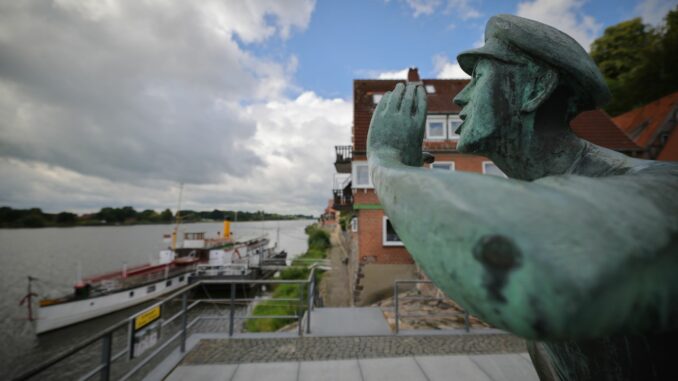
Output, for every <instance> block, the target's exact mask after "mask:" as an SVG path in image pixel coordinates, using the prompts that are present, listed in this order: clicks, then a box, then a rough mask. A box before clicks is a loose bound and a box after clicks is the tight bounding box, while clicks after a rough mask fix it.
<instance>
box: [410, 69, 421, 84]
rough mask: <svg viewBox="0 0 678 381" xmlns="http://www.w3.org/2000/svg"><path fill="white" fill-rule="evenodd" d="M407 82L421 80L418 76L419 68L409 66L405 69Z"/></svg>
mask: <svg viewBox="0 0 678 381" xmlns="http://www.w3.org/2000/svg"><path fill="white" fill-rule="evenodd" d="M407 82H421V79H420V78H419V69H417V68H416V67H411V68H410V69H409V70H407Z"/></svg>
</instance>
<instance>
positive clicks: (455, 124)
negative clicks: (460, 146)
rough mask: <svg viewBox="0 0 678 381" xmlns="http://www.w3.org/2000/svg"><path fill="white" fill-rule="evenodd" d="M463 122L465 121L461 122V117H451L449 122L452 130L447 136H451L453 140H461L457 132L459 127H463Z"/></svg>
mask: <svg viewBox="0 0 678 381" xmlns="http://www.w3.org/2000/svg"><path fill="white" fill-rule="evenodd" d="M462 122H463V121H462V120H461V118H460V117H459V115H450V121H449V126H450V127H449V128H450V130H449V132H448V135H447V136H449V137H450V139H451V140H459V135H458V134H457V133H456V131H457V128H459V126H461V123H462Z"/></svg>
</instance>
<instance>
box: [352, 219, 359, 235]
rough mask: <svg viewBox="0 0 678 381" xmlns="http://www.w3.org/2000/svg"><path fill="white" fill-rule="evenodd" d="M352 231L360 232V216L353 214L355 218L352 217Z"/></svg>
mask: <svg viewBox="0 0 678 381" xmlns="http://www.w3.org/2000/svg"><path fill="white" fill-rule="evenodd" d="M351 231H352V232H353V233H356V232H358V217H357V216H353V218H351Z"/></svg>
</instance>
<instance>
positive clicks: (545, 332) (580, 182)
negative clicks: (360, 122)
mask: <svg viewBox="0 0 678 381" xmlns="http://www.w3.org/2000/svg"><path fill="white" fill-rule="evenodd" d="M458 62H459V64H460V65H461V67H462V69H464V71H466V72H467V73H469V74H471V75H472V80H471V81H470V83H469V84H468V85H467V86H466V88H464V90H463V91H462V92H461V93H459V94H458V95H457V96H456V97H455V99H454V102H455V103H457V104H458V105H460V106H462V107H463V110H462V111H461V113H460V117H461V119H462V120H463V123H462V125H461V126H460V127H459V129H458V130H457V133H458V134H460V139H459V143H458V145H457V149H458V150H459V151H460V152H467V153H477V154H481V155H485V156H487V157H489V158H490V159H492V160H493V161H494V162H495V163H496V164H497V166H498V167H499V168H500V169H501V170H502V171H504V172H505V173H506V174H507V175H508V176H509V177H510V178H509V179H504V178H499V177H495V176H483V175H480V174H473V173H463V172H450V173H446V172H441V171H434V170H428V169H426V168H422V167H421V166H422V160H423V154H422V140H423V136H424V123H425V120H426V107H427V106H426V94H425V90H424V88H423V87H422V86H420V85H416V84H407V86H405V85H403V84H398V85H397V86H396V88H395V90H393V92H391V93H387V94H386V95H384V97H383V98H382V100H381V102H380V103H379V105H378V106H377V109H376V110H375V112H374V115H373V118H372V123H371V125H370V131H369V136H368V149H367V151H368V152H367V153H368V158H369V163H370V170H371V174H372V179H373V182H374V186H375V189H376V192H377V194H378V196H379V199H380V201H381V203H382V205H383V207H384V210H385V212H386V214H387V215H388V216H389V218H390V220H391V222H392V223H393V226H394V228H395V230H396V232H397V233H398V235H399V237H400V238H401V240H402V241H403V242H404V243H405V245H406V247H407V249H408V250H409V251H410V253H411V254H412V256H413V257H414V259H415V260H416V261H417V263H418V264H419V265H420V266H421V268H422V269H423V271H424V272H425V273H426V274H427V276H428V277H429V278H430V279H431V280H433V281H434V282H435V283H436V285H437V286H438V287H439V288H440V289H441V290H443V291H444V292H445V293H446V294H447V295H449V296H450V297H451V298H453V299H454V300H455V301H457V302H458V303H459V304H461V305H462V306H464V307H465V308H466V309H467V310H468V311H469V312H471V313H473V314H475V315H477V316H479V317H481V318H482V319H484V320H485V321H487V322H489V323H491V324H493V325H495V326H497V327H499V328H501V329H505V330H508V331H510V332H513V333H515V334H518V335H520V336H522V337H525V338H527V339H529V340H531V341H530V342H529V345H528V347H529V348H530V353H531V355H532V358H533V362H534V363H535V366H536V368H537V371H538V373H539V375H540V378H541V379H542V380H547V379H548V380H551V379H553V380H583V379H588V380H600V379H611V380H623V379H643V380H646V379H665V377H672V379H678V370H676V369H678V367H676V366H674V365H673V364H672V361H673V360H672V358H670V356H669V353H670V351H669V350H668V349H667V350H666V351H664V352H662V350H663V348H664V347H665V346H667V345H669V344H670V345H671V347H668V348H672V347H673V344H674V339H678V334H677V333H678V331H677V329H678V197H677V196H678V164H677V163H667V162H655V161H648V160H639V159H634V158H630V157H627V156H625V155H623V154H620V153H617V152H614V151H611V150H608V149H605V148H602V147H599V146H596V145H594V144H592V143H590V142H587V141H584V140H582V139H580V138H578V137H577V136H575V135H574V134H573V133H572V131H571V130H570V128H569V122H570V120H572V119H573V118H574V117H575V116H576V115H577V114H579V113H581V112H582V111H585V110H590V109H594V108H596V107H599V106H601V105H603V104H604V103H605V102H607V101H608V100H609V97H610V94H609V91H608V89H607V86H606V85H605V82H604V81H603V78H602V76H601V74H600V72H599V71H598V69H597V68H596V66H595V64H594V63H593V61H592V60H591V58H590V57H589V56H588V54H587V53H586V52H585V51H584V49H583V48H582V47H581V46H580V45H579V44H577V43H576V42H575V41H574V40H573V39H572V38H570V37H569V36H567V35H566V34H565V33H563V32H561V31H559V30H557V29H555V28H552V27H550V26H547V25H544V24H542V23H539V22H536V21H532V20H528V19H524V18H520V17H517V16H511V15H498V16H495V17H492V18H491V19H490V20H489V21H488V24H487V27H486V31H485V45H484V46H483V47H481V48H479V49H475V50H470V51H466V52H463V53H461V54H460V55H459V56H458Z"/></svg>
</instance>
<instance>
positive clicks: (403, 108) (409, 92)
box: [400, 83, 417, 117]
mask: <svg viewBox="0 0 678 381" xmlns="http://www.w3.org/2000/svg"><path fill="white" fill-rule="evenodd" d="M416 89H417V86H416V85H413V84H411V83H409V84H407V86H406V87H405V95H404V96H403V101H402V103H401V104H400V113H401V114H402V115H404V116H410V117H411V116H413V115H414V113H415V111H416V110H415V109H414V107H413V106H414V103H415V92H416Z"/></svg>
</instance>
